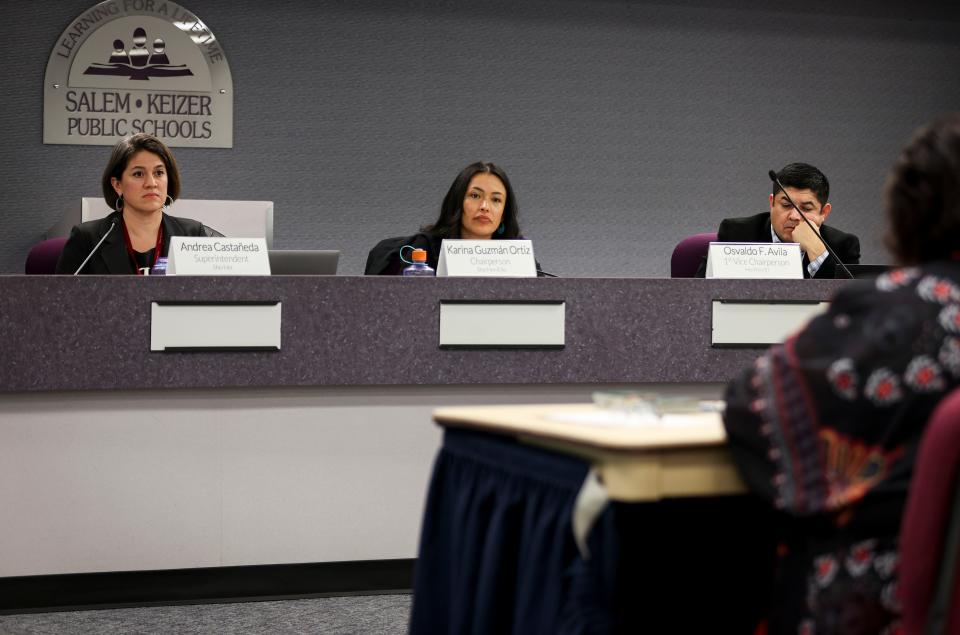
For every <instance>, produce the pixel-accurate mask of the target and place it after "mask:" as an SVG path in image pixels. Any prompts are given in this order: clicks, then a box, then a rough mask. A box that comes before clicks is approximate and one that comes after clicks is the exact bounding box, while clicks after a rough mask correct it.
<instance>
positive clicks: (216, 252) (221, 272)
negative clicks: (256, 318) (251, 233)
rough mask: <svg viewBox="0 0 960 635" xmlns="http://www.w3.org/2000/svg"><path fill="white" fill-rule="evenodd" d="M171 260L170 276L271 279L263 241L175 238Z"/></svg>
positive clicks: (220, 238) (168, 268) (168, 257)
mask: <svg viewBox="0 0 960 635" xmlns="http://www.w3.org/2000/svg"><path fill="white" fill-rule="evenodd" d="M167 260H168V262H167V275H168V276H172V275H177V276H269V275H270V259H269V257H268V256H267V241H265V240H264V239H263V238H224V237H222V236H221V237H219V238H209V237H206V236H171V237H170V249H169V250H168V251H167Z"/></svg>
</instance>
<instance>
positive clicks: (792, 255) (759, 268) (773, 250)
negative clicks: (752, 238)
mask: <svg viewBox="0 0 960 635" xmlns="http://www.w3.org/2000/svg"><path fill="white" fill-rule="evenodd" d="M802 262H803V259H802V257H801V254H800V245H799V244H797V243H710V248H709V250H708V251H707V277H708V278H753V279H758V278H761V279H762V278H778V279H779V278H803V269H802V267H803V265H802Z"/></svg>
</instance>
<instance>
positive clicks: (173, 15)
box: [43, 0, 233, 148]
mask: <svg viewBox="0 0 960 635" xmlns="http://www.w3.org/2000/svg"><path fill="white" fill-rule="evenodd" d="M138 132H146V133H148V134H151V135H154V136H156V137H159V138H160V139H162V140H163V141H164V143H166V144H167V145H170V146H180V147H204V148H232V147H233V78H232V76H231V74H230V65H229V64H228V63H227V56H226V53H224V51H223V46H222V43H221V42H220V41H219V40H218V39H217V38H216V37H215V36H214V34H213V32H212V31H211V30H210V28H209V27H208V26H207V25H206V24H204V23H203V22H201V21H200V18H198V17H197V16H196V15H194V14H193V13H192V12H190V11H188V10H187V9H184V8H183V7H181V6H180V5H178V4H175V3H173V2H167V1H166V0H107V2H101V3H100V4H98V5H96V6H94V7H92V8H91V9H89V10H88V11H86V12H85V13H82V14H81V15H79V16H77V17H76V18H75V19H74V20H73V21H72V22H71V23H70V26H68V27H67V29H66V30H65V31H64V32H63V33H62V34H61V35H60V37H59V38H58V39H57V41H56V43H55V44H54V45H53V50H52V51H51V52H50V58H49V60H48V61H47V71H46V74H45V75H44V84H43V142H44V143H63V144H71V145H114V144H115V143H116V142H117V141H119V140H120V139H122V138H123V137H126V136H127V135H131V134H136V133H138Z"/></svg>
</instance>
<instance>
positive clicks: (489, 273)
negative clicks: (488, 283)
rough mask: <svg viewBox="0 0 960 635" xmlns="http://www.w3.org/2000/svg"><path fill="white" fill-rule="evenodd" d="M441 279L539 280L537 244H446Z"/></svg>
mask: <svg viewBox="0 0 960 635" xmlns="http://www.w3.org/2000/svg"><path fill="white" fill-rule="evenodd" d="M437 276H450V277H453V276H469V277H476V278H536V277H537V263H536V261H535V260H534V259H533V243H532V242H530V241H529V240H444V241H443V242H442V243H441V245H440V258H439V259H438V261H437Z"/></svg>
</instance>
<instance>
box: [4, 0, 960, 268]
mask: <svg viewBox="0 0 960 635" xmlns="http://www.w3.org/2000/svg"><path fill="white" fill-rule="evenodd" d="M91 4H92V2H87V1H78V0H55V1H51V2H48V3H25V2H24V3H19V4H16V5H12V6H5V15H6V17H7V24H8V25H10V26H9V27H8V33H7V34H6V36H5V37H4V39H3V42H2V43H0V51H2V52H3V54H4V55H3V58H4V59H5V60H7V61H8V62H7V65H6V68H5V69H4V72H3V74H2V76H0V90H2V94H3V95H4V98H3V100H4V102H3V103H4V107H3V109H2V113H0V138H2V139H3V140H4V146H3V149H2V150H0V192H2V196H0V214H2V217H3V220H4V223H5V230H6V231H4V232H3V234H2V235H0V272H5V273H15V272H19V271H22V266H23V259H24V257H25V255H26V253H27V251H28V250H29V247H30V245H31V244H33V243H34V242H35V241H37V240H38V239H39V238H40V237H41V235H42V234H43V232H44V231H45V230H46V229H47V227H49V226H50V225H52V224H53V223H54V222H55V221H56V220H58V219H59V218H60V217H61V215H62V214H63V213H64V212H65V211H67V210H68V209H71V208H75V207H77V206H79V200H80V197H81V196H91V195H96V194H97V192H98V190H99V186H98V179H99V176H100V171H101V169H102V166H103V165H104V164H105V163H106V160H107V156H108V152H109V151H108V149H107V148H105V147H78V146H44V145H43V144H42V143H41V140H42V93H41V90H40V89H41V82H42V76H43V71H44V68H45V65H46V60H47V56H48V55H49V53H50V50H51V48H52V47H53V45H54V43H55V41H56V39H57V37H58V36H59V34H60V33H61V31H62V30H63V29H64V28H65V27H66V26H67V25H68V24H69V22H70V21H71V20H72V19H73V18H74V17H76V16H77V15H79V14H80V13H82V12H83V11H85V10H86V9H88V8H89V7H90V6H91ZM183 4H184V6H186V8H188V9H190V10H193V11H196V12H197V13H198V14H199V17H200V18H201V19H202V20H204V21H205V22H206V23H207V24H208V25H209V26H210V27H211V28H212V29H213V31H214V33H215V34H216V35H217V36H218V38H220V40H221V41H222V42H223V45H224V48H225V50H226V53H227V56H228V59H229V62H230V66H231V70H232V72H233V78H234V82H235V106H236V118H235V126H236V129H235V137H234V142H235V146H234V148H233V149H230V150H206V149H187V148H181V149H177V150H176V154H177V157H178V160H179V161H180V163H181V167H182V170H183V173H184V179H183V180H184V191H183V196H184V197H186V198H238V199H246V198H250V199H260V198H263V199H271V200H273V201H275V204H276V205H275V245H276V246H277V247H280V248H309V247H320V248H339V249H342V250H343V257H342V259H341V272H342V273H345V274H356V273H360V272H361V271H362V267H363V262H364V260H365V257H366V252H367V250H368V249H369V248H370V246H372V245H373V244H374V243H375V242H376V241H377V240H379V239H380V238H382V237H386V236H393V235H400V234H406V233H412V232H413V231H414V230H415V229H416V227H417V226H418V225H420V224H422V223H425V222H428V221H430V220H432V219H433V217H434V215H435V214H436V212H437V210H438V209H439V205H440V200H441V199H442V197H443V194H444V193H445V191H446V188H447V187H448V186H449V184H450V181H451V180H452V179H453V176H454V175H455V174H456V173H457V171H458V170H459V169H460V168H461V167H462V166H463V165H464V164H466V163H468V162H470V161H473V160H475V159H477V158H483V159H486V160H493V161H496V162H498V163H500V164H502V165H503V166H504V167H505V168H506V169H507V170H508V173H509V174H510V175H511V178H512V179H513V181H514V186H515V188H516V190H517V194H518V200H519V203H520V208H521V220H522V226H523V228H524V231H525V233H526V234H527V235H528V236H529V237H531V238H533V239H534V241H535V242H534V244H535V247H536V250H537V254H538V258H539V260H540V261H541V262H542V263H543V265H544V267H546V268H547V269H548V270H551V271H555V272H557V273H560V274H562V275H569V276H606V275H612V276H621V275H624V276H633V275H639V276H664V275H669V257H670V253H671V251H672V248H673V246H674V244H675V243H676V242H677V241H678V240H679V239H680V238H682V237H683V236H685V235H687V234H689V233H693V232H697V231H705V230H712V229H715V228H716V225H717V224H718V222H719V219H720V218H721V217H723V216H729V215H740V214H747V213H754V212H756V211H761V210H763V209H764V206H765V201H766V195H767V193H768V189H769V188H768V185H769V182H768V180H767V178H766V176H765V174H766V171H767V170H768V169H770V168H771V167H773V168H779V167H781V166H782V165H783V164H785V163H787V162H789V161H792V160H804V161H809V162H811V163H814V164H816V165H818V166H820V167H821V168H822V169H823V170H824V171H825V172H826V173H827V175H828V176H829V177H830V179H831V182H832V186H833V195H832V201H833V203H834V208H835V214H836V215H835V216H834V221H835V224H836V225H837V226H838V227H841V228H843V229H845V230H848V231H853V232H855V233H858V234H859V235H860V237H861V239H862V243H863V251H864V255H865V259H866V260H868V261H874V262H883V261H886V260H887V256H886V252H885V251H884V250H883V248H882V246H881V243H880V234H881V229H882V214H881V212H880V209H881V205H882V199H881V187H882V183H883V179H884V176H885V173H886V171H887V169H888V167H889V166H890V164H891V162H892V161H893V159H894V158H895V157H896V154H897V151H898V149H899V148H900V147H901V146H902V145H903V143H904V141H905V140H906V139H907V138H908V136H909V134H910V132H911V131H912V130H913V129H914V128H915V127H916V126H918V125H920V124H922V123H924V122H925V121H927V120H929V119H930V118H931V117H933V116H934V115H936V114H938V113H941V112H944V111H948V110H956V109H960V79H958V77H960V76H958V74H957V72H956V69H957V68H960V39H958V38H957V37H956V32H957V26H958V22H960V19H958V12H960V10H958V9H957V8H950V9H947V10H945V11H946V12H944V10H942V9H940V10H938V7H937V3H932V2H930V3H925V2H919V3H910V5H909V6H904V5H902V3H898V2H893V1H882V2H869V3H868V2H844V3H835V2H832V3H831V2H822V1H820V0H815V1H812V2H807V3H805V4H804V6H803V8H802V9H797V8H793V9H772V8H770V7H769V6H767V5H768V3H763V2H755V1H749V2H733V1H722V2H707V1H705V0H703V1H693V0H689V1H680V0H677V1H674V2H661V3H650V2H640V1H635V2H634V1H607V2H602V1H597V0H593V1H591V0H578V1H567V2H545V1H530V2H493V3H484V4H476V3H454V2H438V1H434V2H431V1H427V0H415V1H413V2H408V3H403V4H398V3H391V2H385V1H379V2H374V1H366V2H365V1H361V2H355V3H347V2H307V1H306V0H302V1H287V2H270V3H262V2H251V1H250V0H235V1H228V0H204V1H203V2H194V3H190V2H186V1H185V2H183ZM835 5H842V6H835ZM778 75H779V76H781V77H782V79H778V77H777V76H778Z"/></svg>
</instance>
